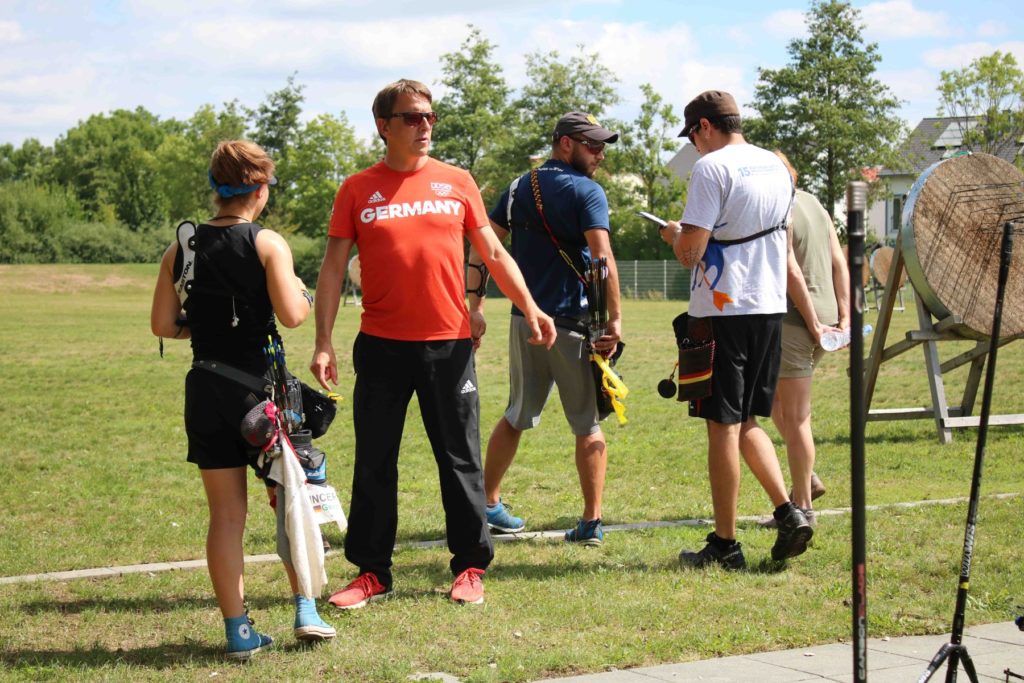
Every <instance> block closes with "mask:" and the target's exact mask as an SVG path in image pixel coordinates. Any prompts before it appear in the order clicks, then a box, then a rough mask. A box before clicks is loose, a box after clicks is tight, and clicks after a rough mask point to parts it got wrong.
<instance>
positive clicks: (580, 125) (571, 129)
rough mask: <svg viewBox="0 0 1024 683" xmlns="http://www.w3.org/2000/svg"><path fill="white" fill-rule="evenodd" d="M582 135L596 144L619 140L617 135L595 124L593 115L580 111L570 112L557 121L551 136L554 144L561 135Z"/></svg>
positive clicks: (595, 119)
mask: <svg viewBox="0 0 1024 683" xmlns="http://www.w3.org/2000/svg"><path fill="white" fill-rule="evenodd" d="M574 133H582V134H583V135H585V136H586V137H587V138H588V139H590V140H594V141H596V142H607V143H609V144H610V143H613V142H615V141H616V140H618V139H619V134H618V133H613V132H611V131H610V130H608V129H607V128H604V127H603V126H602V125H601V124H600V123H598V122H597V118H595V117H594V115H593V114H585V113H583V112H581V111H571V112H569V113H568V114H566V115H565V116H563V117H562V118H560V119H558V123H557V124H556V125H555V132H554V135H553V136H552V140H553V141H554V142H558V141H559V140H560V139H562V136H563V135H572V134H574Z"/></svg>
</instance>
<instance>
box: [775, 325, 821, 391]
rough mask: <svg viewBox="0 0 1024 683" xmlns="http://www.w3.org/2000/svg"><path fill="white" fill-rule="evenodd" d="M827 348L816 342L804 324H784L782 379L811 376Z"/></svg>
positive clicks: (780, 375) (780, 369)
mask: <svg viewBox="0 0 1024 683" xmlns="http://www.w3.org/2000/svg"><path fill="white" fill-rule="evenodd" d="M824 355H825V350H824V349H822V348H821V347H820V346H818V345H817V344H815V343H814V339H813V338H812V337H811V333H810V332H808V331H807V328H806V327H804V326H803V325H789V324H787V323H783V324H782V362H781V364H780V366H779V378H780V379H795V378H798V377H810V376H811V375H813V374H814V368H816V367H818V363H820V362H821V358H822V356H824Z"/></svg>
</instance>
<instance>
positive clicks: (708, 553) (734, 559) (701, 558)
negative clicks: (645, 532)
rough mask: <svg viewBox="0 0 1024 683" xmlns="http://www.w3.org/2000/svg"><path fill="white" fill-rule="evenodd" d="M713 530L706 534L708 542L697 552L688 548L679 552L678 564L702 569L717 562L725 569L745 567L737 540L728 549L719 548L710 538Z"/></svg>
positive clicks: (732, 569) (745, 563)
mask: <svg viewBox="0 0 1024 683" xmlns="http://www.w3.org/2000/svg"><path fill="white" fill-rule="evenodd" d="M714 535H715V532H713V531H712V532H711V533H710V534H708V536H707V539H706V540H707V542H708V544H707V545H706V546H704V548H703V549H701V550H698V551H697V552H692V551H690V550H683V551H682V552H680V553H679V564H680V565H682V566H683V567H690V568H694V569H703V568H704V567H708V566H710V565H713V564H719V565H721V566H722V567H724V568H725V569H728V570H731V571H737V570H740V569H745V568H746V566H747V560H746V558H744V557H743V548H742V547H741V546H740V544H739V542H736V543H734V544H733V545H732V546H731V547H730V548H729V549H728V550H719V549H718V547H717V546H715V545H714V544H713V543H712V542H711V539H712V538H714Z"/></svg>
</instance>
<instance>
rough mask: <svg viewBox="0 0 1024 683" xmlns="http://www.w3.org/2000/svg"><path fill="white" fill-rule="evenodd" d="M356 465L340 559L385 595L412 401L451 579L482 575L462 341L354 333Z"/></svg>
mask: <svg viewBox="0 0 1024 683" xmlns="http://www.w3.org/2000/svg"><path fill="white" fill-rule="evenodd" d="M352 363H353V366H354V368H355V371H356V383H355V395H354V398H353V406H352V413H353V421H354V423H355V436H356V455H355V466H354V472H353V474H352V502H351V510H350V511H349V516H348V531H347V532H346V535H345V557H346V558H348V560H349V562H351V563H352V564H354V565H356V566H357V567H359V571H360V573H362V572H366V571H370V572H373V573H374V574H376V575H377V577H378V578H379V579H380V581H381V583H383V584H384V585H385V586H386V587H390V586H391V553H392V550H393V548H394V545H395V533H396V530H397V527H398V449H399V445H400V444H401V442H402V429H403V427H404V426H405V417H406V410H407V408H408V405H409V401H410V399H411V398H412V395H413V393H415V394H416V396H417V399H418V400H419V405H420V413H421V414H422V417H423V426H424V428H425V429H426V432H427V438H428V439H429V440H430V445H431V448H432V449H433V452H434V459H435V461H436V462H437V469H438V474H439V479H440V483H441V503H442V505H443V506H444V512H445V529H446V532H447V537H448V549H449V550H450V551H451V553H452V556H453V557H452V560H451V569H452V572H453V573H454V574H459V573H461V572H463V571H465V570H466V569H469V568H470V567H475V568H477V569H486V568H487V565H488V564H490V561H491V559H492V558H493V557H494V546H493V545H492V543H491V536H490V532H489V531H488V529H487V519H486V515H485V513H484V507H485V503H486V501H485V498H484V490H483V470H482V468H481V465H480V401H479V394H478V392H477V388H476V387H477V379H476V369H475V367H474V365H473V345H472V342H471V341H470V340H469V339H457V340H448V341H427V342H410V341H397V340H393V339H383V338H381V337H374V336H371V335H368V334H363V333H361V332H360V333H359V335H358V336H357V337H356V341H355V344H354V346H353V349H352Z"/></svg>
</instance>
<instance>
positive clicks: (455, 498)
mask: <svg viewBox="0 0 1024 683" xmlns="http://www.w3.org/2000/svg"><path fill="white" fill-rule="evenodd" d="M431 101H432V97H431V94H430V90H429V89H428V88H427V86H425V85H424V84H422V83H419V82H417V81H410V80H400V81H396V82H395V83H392V84H391V85H388V86H387V87H385V88H384V89H383V90H381V91H380V92H379V93H378V94H377V97H376V98H375V99H374V101H373V116H374V118H375V119H376V123H377V132H378V133H379V134H380V136H381V138H383V140H384V142H385V144H386V148H387V152H386V154H385V156H384V159H383V161H381V162H379V163H377V164H375V165H373V166H371V167H370V168H368V169H366V170H365V171H362V172H360V173H357V174H355V175H352V176H350V177H349V178H347V179H346V180H345V182H344V183H342V186H341V188H340V189H339V190H338V195H337V197H336V198H335V200H334V210H333V213H332V215H331V223H330V229H329V231H328V238H327V252H326V254H325V255H324V261H323V265H322V267H321V269H320V277H319V279H318V280H317V292H318V293H319V295H320V296H318V297H317V301H316V348H315V350H314V352H313V361H312V363H311V364H310V371H311V372H312V373H313V376H314V377H316V378H317V380H318V381H319V382H320V384H321V385H322V386H323V387H324V388H328V389H329V388H330V386H329V384H328V382H330V383H331V384H337V382H338V365H337V360H336V357H335V353H334V347H333V344H332V341H331V334H332V331H333V329H334V322H335V319H336V318H337V315H338V304H339V299H340V292H341V287H342V282H343V280H344V277H345V267H346V264H347V263H348V257H349V252H350V251H351V249H352V245H353V244H355V245H357V246H358V248H359V260H360V263H361V264H362V289H363V314H362V321H361V325H360V331H359V334H358V336H357V337H356V340H355V344H354V346H353V349H352V365H353V369H354V370H355V372H356V383H355V390H354V396H353V410H352V418H353V423H354V425H355V437H356V454H355V466H354V467H355V469H354V472H353V478H352V502H351V509H350V511H349V520H348V522H349V525H348V533H347V534H346V536H345V557H346V558H347V559H348V560H349V561H350V562H352V563H353V564H354V565H356V566H357V567H358V568H359V576H358V577H357V578H356V579H355V580H354V581H352V582H351V583H350V584H349V585H348V586H347V587H345V588H343V589H342V590H340V591H338V592H336V593H335V594H334V595H332V596H331V598H330V602H331V603H332V604H334V605H336V606H337V607H340V608H343V609H353V608H358V607H363V606H364V605H366V604H367V603H368V602H369V601H371V600H374V599H376V598H380V597H384V596H385V595H387V594H388V593H389V592H390V591H391V584H392V577H391V552H392V549H393V548H394V544H395V533H396V529H397V527H398V449H399V444H400V443H401V440H402V428H403V427H404V425H405V414H406V408H407V407H408V404H409V400H410V399H411V398H412V394H413V393H414V392H415V393H416V396H417V398H418V399H419V403H420V412H421V413H422V417H423V426H424V428H425V429H426V432H427V437H428V438H429V439H430V444H431V446H432V448H433V451H434V459H435V460H436V461H437V467H438V472H439V475H440V482H441V501H442V504H443V505H444V510H445V525H446V530H447V536H448V549H449V550H450V551H451V553H452V560H451V563H450V566H451V570H452V573H453V574H454V575H455V577H456V578H455V582H454V584H453V585H452V590H451V597H452V599H453V600H455V601H458V602H464V603H465V602H468V603H482V602H483V600H484V597H483V584H482V583H481V579H480V577H481V576H482V575H483V573H484V570H485V569H486V568H487V565H488V564H489V563H490V561H491V559H492V558H493V557H494V547H493V545H492V543H491V537H490V533H489V532H488V529H487V520H486V517H485V513H484V507H485V499H484V492H483V475H482V470H481V467H480V424H479V423H480V402H479V396H478V394H477V387H476V383H477V381H476V371H475V368H474V366H473V343H472V341H471V339H470V329H469V314H468V312H467V309H466V302H465V263H464V242H463V240H464V239H467V238H468V239H469V241H470V243H471V244H472V246H473V247H474V248H475V249H476V251H477V252H479V253H480V254H482V255H483V256H484V262H485V263H486V265H487V268H488V269H489V270H490V272H491V273H492V274H493V275H494V279H495V282H496V283H497V284H498V286H499V287H500V288H501V290H502V291H503V292H504V293H505V294H506V295H507V296H508V297H509V298H510V299H511V300H512V302H513V303H514V304H515V305H516V306H518V307H520V310H523V311H524V312H525V313H526V320H527V323H528V324H529V326H530V330H531V332H532V338H531V340H530V341H531V343H534V344H543V345H545V346H547V347H548V348H550V347H551V345H552V344H553V343H554V340H555V327H554V322H553V321H552V320H551V318H550V317H548V316H547V315H545V314H544V313H543V312H541V310H540V309H539V308H538V307H537V305H536V304H535V303H534V301H533V298H532V297H531V296H530V293H529V291H528V290H527V288H526V284H525V283H524V281H523V277H522V274H521V273H520V272H519V268H518V267H517V266H516V264H515V261H513V260H512V258H511V257H510V256H509V254H508V253H507V252H506V251H505V249H504V248H503V247H502V246H501V243H500V242H499V241H498V239H497V237H496V236H495V234H494V232H493V230H492V229H491V227H490V225H489V224H488V219H487V211H486V209H485V208H484V205H483V200H482V199H481V197H480V191H479V189H478V188H477V186H476V182H475V181H474V180H473V177H472V176H471V175H470V174H469V173H468V172H466V171H464V170H462V169H458V168H455V167H454V166H449V165H448V164H444V163H442V162H440V161H437V160H436V159H432V158H430V156H428V153H429V150H430V138H431V133H432V132H433V129H434V124H435V122H436V121H437V115H436V114H435V113H434V112H433V111H431Z"/></svg>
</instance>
